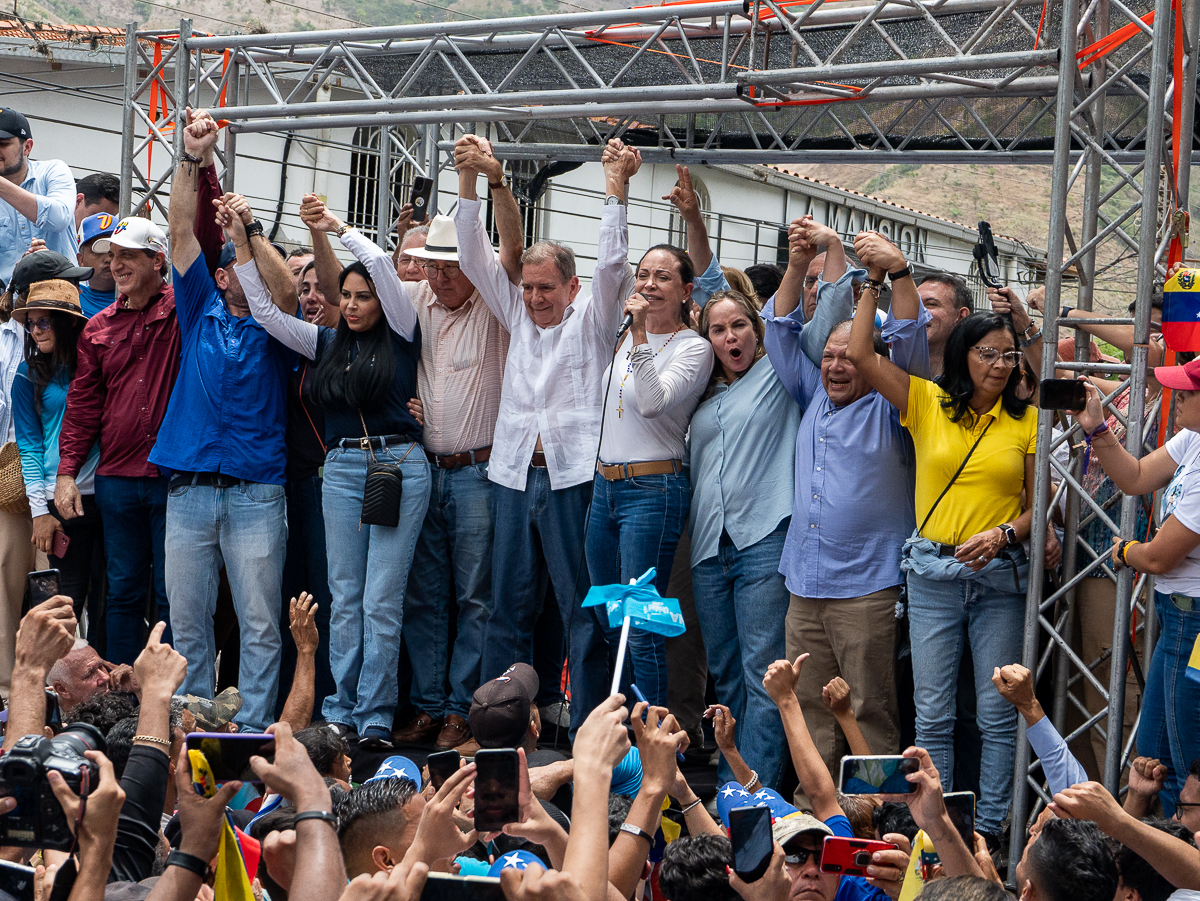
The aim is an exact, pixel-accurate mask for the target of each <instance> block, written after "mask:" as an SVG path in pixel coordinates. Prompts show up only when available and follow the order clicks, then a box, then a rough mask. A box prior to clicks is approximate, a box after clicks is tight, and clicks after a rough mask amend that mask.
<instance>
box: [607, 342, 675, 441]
mask: <svg viewBox="0 0 1200 901" xmlns="http://www.w3.org/2000/svg"><path fill="white" fill-rule="evenodd" d="M684 328H686V326H683V325H681V326H679V328H677V329H675V331H673V332H671V337H670V338H668V339H667V340H666V343H665V344H663V346H662V347H660V348H659V349H658V350H653V351H651V353H652V354H653V356H652V357H651V359H654V358H655V357H657V356H658V355H659V354H660V353H662V352H663V351H664V350H666V349H667V344H670V343H671V342H672V341H674V340H675V336H676V335H678V334H679V333H680V332H682V331H683V330H684ZM630 340H633V339H632V338H631V339H630ZM626 359H627V360H628V361H629V362H628V363H627V364H626V365H625V375H623V376H621V385H620V387H618V388H617V419H620V418H621V414H622V413H624V412H625V407H624V406H623V405H622V403H621V401H622V395H623V394H624V393H625V380H626V379H627V378H629V376H630V374H631V373H632V372H633V348H632V347H631V348H630V349H629V353H628V354H627V355H626Z"/></svg>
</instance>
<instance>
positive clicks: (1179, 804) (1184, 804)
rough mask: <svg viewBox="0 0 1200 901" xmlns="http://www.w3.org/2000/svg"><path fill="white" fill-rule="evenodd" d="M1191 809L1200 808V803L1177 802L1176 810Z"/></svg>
mask: <svg viewBox="0 0 1200 901" xmlns="http://www.w3.org/2000/svg"><path fill="white" fill-rule="evenodd" d="M1189 807H1200V801H1176V802H1175V809H1176V810H1179V809H1180V808H1183V809H1184V810H1187V809H1188V808H1189Z"/></svg>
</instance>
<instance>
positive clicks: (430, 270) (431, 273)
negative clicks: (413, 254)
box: [421, 263, 462, 278]
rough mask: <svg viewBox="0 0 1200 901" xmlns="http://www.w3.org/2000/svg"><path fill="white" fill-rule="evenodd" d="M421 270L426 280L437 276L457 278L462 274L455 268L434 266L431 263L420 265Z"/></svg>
mask: <svg viewBox="0 0 1200 901" xmlns="http://www.w3.org/2000/svg"><path fill="white" fill-rule="evenodd" d="M421 269H423V270H424V271H425V276H426V277H427V278H437V277H438V276H444V277H446V278H458V274H459V273H460V272H462V270H461V269H459V268H458V267H457V266H434V265H433V264H432V263H422V264H421Z"/></svg>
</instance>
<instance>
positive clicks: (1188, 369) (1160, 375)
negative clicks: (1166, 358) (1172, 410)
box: [1154, 357, 1200, 391]
mask: <svg viewBox="0 0 1200 901" xmlns="http://www.w3.org/2000/svg"><path fill="white" fill-rule="evenodd" d="M1154 377H1155V378H1156V379H1158V383H1159V384H1160V385H1162V386H1163V387H1164V388H1170V389H1172V390H1173V391H1200V357H1197V358H1196V359H1194V360H1192V361H1191V362H1190V363H1184V364H1183V365H1182V366H1155V367H1154Z"/></svg>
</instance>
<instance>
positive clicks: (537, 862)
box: [488, 851, 546, 876]
mask: <svg viewBox="0 0 1200 901" xmlns="http://www.w3.org/2000/svg"><path fill="white" fill-rule="evenodd" d="M529 867H541V868H542V869H543V870H544V869H546V865H545V864H544V863H542V860H541V858H539V857H538V856H537V855H536V854H534V853H533V852H532V851H509V852H508V853H507V854H501V855H500V856H499V857H497V858H496V862H495V863H494V864H492V868H491V869H490V870H488V875H489V876H499V875H500V874H501V873H503V872H504V871H505V870H526V869H528V868H529Z"/></svg>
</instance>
